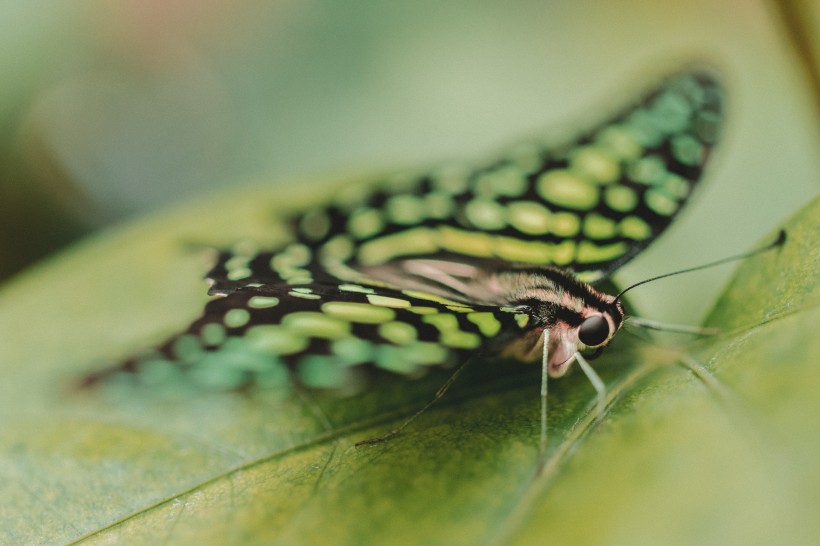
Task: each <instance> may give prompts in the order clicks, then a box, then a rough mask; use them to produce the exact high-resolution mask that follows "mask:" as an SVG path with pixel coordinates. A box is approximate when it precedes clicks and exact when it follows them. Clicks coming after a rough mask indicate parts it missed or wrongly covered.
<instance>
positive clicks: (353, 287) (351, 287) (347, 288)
mask: <svg viewBox="0 0 820 546" xmlns="http://www.w3.org/2000/svg"><path fill="white" fill-rule="evenodd" d="M339 290H341V291H342V292H358V293H359V294H372V293H374V292H375V290H373V289H372V288H367V287H364V286H359V285H358V284H340V285H339Z"/></svg>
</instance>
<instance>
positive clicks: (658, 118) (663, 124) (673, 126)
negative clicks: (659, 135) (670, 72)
mask: <svg viewBox="0 0 820 546" xmlns="http://www.w3.org/2000/svg"><path fill="white" fill-rule="evenodd" d="M652 114H653V120H654V123H655V126H657V127H658V128H659V129H660V130H662V131H663V132H665V133H667V134H672V133H677V132H679V131H682V130H684V129H685V128H686V127H687V125H689V117H690V116H691V115H692V107H691V106H689V103H688V102H687V101H686V99H685V98H683V97H682V96H680V95H679V94H677V93H674V92H666V93H663V94H661V95H660V96H658V97H657V98H656V99H655V101H654V102H653V104H652Z"/></svg>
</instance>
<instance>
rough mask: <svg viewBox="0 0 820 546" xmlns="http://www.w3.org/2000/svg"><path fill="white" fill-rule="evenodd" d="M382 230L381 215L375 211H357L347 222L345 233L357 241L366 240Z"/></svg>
mask: <svg viewBox="0 0 820 546" xmlns="http://www.w3.org/2000/svg"><path fill="white" fill-rule="evenodd" d="M383 228H384V221H383V220H382V217H381V214H380V213H379V211H377V210H375V209H370V208H365V209H358V210H356V211H354V212H353V214H351V215H350V219H348V221H347V231H348V232H349V233H350V234H351V235H353V236H354V237H356V238H357V239H366V238H368V237H372V236H373V235H376V234H377V233H379V232H380V231H381V230H382V229H383Z"/></svg>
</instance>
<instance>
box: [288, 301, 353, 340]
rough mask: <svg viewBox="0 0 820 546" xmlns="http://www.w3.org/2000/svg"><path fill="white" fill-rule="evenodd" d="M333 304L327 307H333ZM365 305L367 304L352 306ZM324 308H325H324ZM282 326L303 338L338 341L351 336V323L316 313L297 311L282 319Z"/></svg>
mask: <svg viewBox="0 0 820 546" xmlns="http://www.w3.org/2000/svg"><path fill="white" fill-rule="evenodd" d="M333 303H338V302H331V303H326V304H325V305H332V304H333ZM351 305H363V306H365V307H369V306H367V305H366V304H351ZM323 308H324V306H323ZM282 325H283V326H285V327H286V328H287V329H288V330H289V331H291V332H294V333H296V334H298V335H302V336H306V337H308V336H310V337H320V338H327V339H337V338H340V337H344V336H347V335H350V323H349V322H347V321H346V320H343V319H340V318H338V317H328V316H325V315H323V314H322V313H319V312H315V311H297V312H295V313H290V314H289V315H286V316H285V318H283V319H282Z"/></svg>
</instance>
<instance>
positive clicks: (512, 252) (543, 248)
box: [495, 237, 555, 263]
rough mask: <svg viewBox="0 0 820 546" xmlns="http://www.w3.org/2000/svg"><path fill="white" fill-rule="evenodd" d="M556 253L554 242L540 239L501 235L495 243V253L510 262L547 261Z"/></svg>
mask: <svg viewBox="0 0 820 546" xmlns="http://www.w3.org/2000/svg"><path fill="white" fill-rule="evenodd" d="M554 254H555V245H554V244H552V243H542V242H540V241H522V240H520V239H513V238H510V237H499V238H498V240H497V241H496V245H495V255H496V256H498V257H499V258H501V259H503V260H506V261H509V262H526V263H546V262H549V261H552V259H553V257H554Z"/></svg>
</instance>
